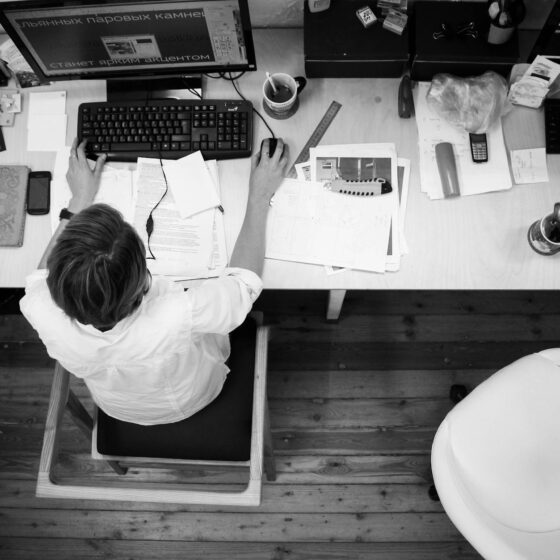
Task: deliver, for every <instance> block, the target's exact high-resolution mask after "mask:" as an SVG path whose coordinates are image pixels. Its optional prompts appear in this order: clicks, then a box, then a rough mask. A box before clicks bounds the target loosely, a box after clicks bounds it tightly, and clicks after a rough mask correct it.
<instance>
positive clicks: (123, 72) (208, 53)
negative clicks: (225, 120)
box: [0, 0, 256, 81]
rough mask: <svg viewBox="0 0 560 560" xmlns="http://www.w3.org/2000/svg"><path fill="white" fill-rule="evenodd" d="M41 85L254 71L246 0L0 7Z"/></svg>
mask: <svg viewBox="0 0 560 560" xmlns="http://www.w3.org/2000/svg"><path fill="white" fill-rule="evenodd" d="M0 23H1V24H2V25H3V26H4V29H5V30H6V32H7V33H8V34H9V36H10V37H11V38H12V40H13V41H14V42H15V44H16V46H17V47H18V48H19V49H20V50H21V52H22V54H23V55H24V56H25V58H26V59H27V60H28V62H29V63H30V65H31V66H32V68H33V70H34V71H35V72H36V73H37V74H38V75H39V76H40V77H41V78H42V79H43V80H45V81H51V80H67V79H72V78H100V79H104V78H111V77H127V76H142V75H165V74H168V75H171V74H178V73H185V74H188V73H193V72H194V73H202V72H219V71H239V70H255V69H256V64H255V55H254V50H253V43H252V36H251V24H250V20H249V10H248V7H247V0H168V1H158V0H152V1H150V2H143V1H142V0H138V1H136V2H123V1H115V0H97V1H91V0H81V1H70V2H64V1H61V0H58V1H56V0H50V1H49V0H47V1H34V2H4V3H0Z"/></svg>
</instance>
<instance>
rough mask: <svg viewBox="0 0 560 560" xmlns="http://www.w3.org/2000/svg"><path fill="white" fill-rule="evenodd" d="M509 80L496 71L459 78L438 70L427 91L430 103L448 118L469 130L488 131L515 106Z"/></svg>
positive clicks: (441, 115)
mask: <svg viewBox="0 0 560 560" xmlns="http://www.w3.org/2000/svg"><path fill="white" fill-rule="evenodd" d="M507 93H508V88H507V82H506V80H505V78H503V77H502V76H500V75H499V74H496V72H491V71H488V72H485V73H484V74H482V75H481V76H472V77H469V78H459V77H457V76H452V75H451V74H436V75H435V76H434V77H433V79H432V84H431V85H430V89H429V90H428V94H427V101H428V106H429V107H430V108H431V109H432V110H433V111H435V112H436V113H437V114H438V115H439V116H440V117H442V118H444V119H445V120H446V121H447V122H449V123H451V124H453V125H455V126H457V127H460V128H464V129H465V130H466V131H467V132H475V133H481V132H486V131H487V130H488V129H489V128H490V127H491V126H492V124H493V123H494V122H495V121H497V120H498V119H499V118H500V117H501V116H502V115H505V114H506V113H507V112H508V111H509V110H510V109H511V103H510V102H509V101H508V99H507Z"/></svg>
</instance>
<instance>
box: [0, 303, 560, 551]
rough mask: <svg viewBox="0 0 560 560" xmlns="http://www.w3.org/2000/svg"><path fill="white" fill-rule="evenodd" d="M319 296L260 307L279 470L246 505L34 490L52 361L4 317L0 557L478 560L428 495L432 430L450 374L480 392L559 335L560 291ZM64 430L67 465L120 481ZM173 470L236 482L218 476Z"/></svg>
mask: <svg viewBox="0 0 560 560" xmlns="http://www.w3.org/2000/svg"><path fill="white" fill-rule="evenodd" d="M325 304H326V295H325V293H321V292H314V293H313V292H295V293H283V292H267V293H265V294H264V295H263V296H262V297H261V300H260V301H259V304H258V305H259V307H260V308H262V309H264V311H265V315H266V318H267V319H268V322H270V323H271V324H273V325H274V326H275V329H274V330H275V337H274V339H273V340H272V342H271V346H270V359H269V396H270V408H271V424H272V430H273V436H274V444H275V449H276V462H277V468H278V479H277V481H276V482H274V483H270V484H265V486H264V496H263V502H262V505H261V506H260V507H259V508H257V509H251V510H235V509H232V508H222V509H220V510H217V509H210V508H207V507H190V508H184V507H179V506H175V505H165V504H162V505H159V504H132V503H117V502H98V501H87V502H77V501H71V500H47V499H38V498H35V496H34V482H35V477H36V472H37V467H38V460H39V453H40V447H41V441H42V434H43V423H44V418H45V413H46V409H47V401H48V393H49V385H50V381H51V368H50V361H49V359H48V357H47V356H46V354H45V351H44V349H43V348H42V346H41V344H40V343H39V342H38V340H37V338H36V337H35V336H34V334H33V331H31V330H30V329H29V327H27V325H26V323H25V322H24V321H23V320H22V318H21V317H20V316H17V315H2V316H0V348H1V350H0V377H1V387H0V430H1V433H0V487H1V488H0V516H1V517H0V558H2V559H4V558H5V559H7V560H12V559H13V560H17V559H22V560H31V559H35V558H37V559H41V560H49V559H53V560H54V559H55V558H56V559H65V558H68V559H73V560H75V559H81V558H85V559H90V558H105V559H141V560H148V559H150V560H152V559H154V558H159V559H161V560H170V559H181V560H183V559H191V558H192V559H199V558H200V559H202V558H204V559H205V560H215V559H220V560H226V559H227V560H230V559H237V560H261V559H269V560H318V559H328V560H334V559H336V560H338V559H343V560H371V559H376V560H379V559H383V560H411V559H414V560H444V559H453V560H466V559H474V558H480V557H479V556H478V555H477V554H476V552H475V551H474V550H473V549H472V548H471V547H470V545H468V544H467V543H466V542H465V541H464V540H463V539H462V537H461V536H460V535H459V534H458V532H457V531H456V529H455V528H454V527H453V525H452V524H451V523H450V521H449V520H448V518H447V516H446V514H445V513H444V512H443V510H442V508H441V506H440V505H439V503H437V502H433V501H431V500H430V499H429V497H428V494H427V489H428V486H429V483H430V467H429V463H430V446H431V442H432V438H433V435H434V432H435V430H436V428H437V426H438V425H439V423H440V422H441V421H442V419H443V418H444V416H445V414H446V413H447V411H448V410H449V409H450V407H451V402H450V401H449V399H448V391H449V387H450V386H451V385H452V384H453V383H463V384H466V385H467V386H468V387H470V388H472V387H474V386H476V385H477V384H478V383H480V382H481V381H482V380H484V379H485V378H487V377H488V376H489V375H491V374H492V373H493V372H494V371H495V370H497V369H499V368H500V367H502V366H503V365H505V364H507V363H509V362H511V361H512V360H514V359H516V358H518V357H520V356H522V355H525V354H529V353H531V352H534V351H538V350H541V349H543V348H547V347H554V346H558V345H559V343H560V342H559V341H560V295H559V294H557V293H528V292H523V293H520V292H502V293H487V292H470V293H458V292H437V293H433V292H400V293H363V292H352V293H349V294H348V296H347V301H346V303H345V305H344V308H343V313H342V316H341V319H340V321H339V322H338V323H337V324H333V323H326V322H325V320H324V318H323V317H324V312H325ZM76 389H77V390H78V392H80V393H81V394H85V393H84V391H83V389H82V388H81V387H79V386H77V385H76ZM67 426H68V427H67V430H66V433H65V439H64V445H63V449H62V453H61V468H62V469H63V470H65V471H66V472H68V473H78V475H79V476H84V475H87V476H89V477H96V478H103V477H107V476H113V475H112V474H110V473H109V471H107V470H106V469H105V468H104V467H103V466H99V465H97V464H96V463H95V462H93V461H92V460H91V459H89V458H88V452H87V450H88V446H87V443H86V442H85V440H84V438H83V437H82V435H81V434H80V433H79V432H78V431H77V430H76V429H75V428H73V427H72V425H71V423H70V422H68V425H67ZM127 476H128V475H127ZM130 476H132V477H135V478H138V479H146V478H153V477H155V476H157V475H156V473H155V471H140V470H138V469H132V470H131V474H130ZM165 476H167V477H168V478H169V479H170V480H177V479H180V480H185V481H187V482H193V483H209V482H210V483H214V484H215V483H223V484H230V483H231V482H232V481H230V480H225V479H223V478H221V477H223V476H224V475H223V474H219V473H206V472H197V473H175V472H173V471H169V472H167V473H166V474H165Z"/></svg>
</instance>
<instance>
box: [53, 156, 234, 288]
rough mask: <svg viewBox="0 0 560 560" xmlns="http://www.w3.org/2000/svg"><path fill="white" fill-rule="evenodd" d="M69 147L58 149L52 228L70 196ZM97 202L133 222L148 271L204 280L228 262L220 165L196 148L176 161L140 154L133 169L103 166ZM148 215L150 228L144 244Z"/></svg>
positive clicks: (220, 270)
mask: <svg viewBox="0 0 560 560" xmlns="http://www.w3.org/2000/svg"><path fill="white" fill-rule="evenodd" d="M69 151H70V149H69V148H65V149H64V150H60V151H59V152H58V153H57V158H56V163H55V169H54V174H53V182H52V200H51V206H52V208H51V225H52V229H53V231H54V230H55V229H56V227H57V226H58V214H59V212H60V210H61V209H62V208H64V207H65V206H67V204H68V201H69V199H70V195H71V193H70V189H69V187H68V183H67V181H66V177H65V175H66V171H67V169H68V155H69ZM185 177H188V178H189V180H188V181H187V180H186V179H185ZM193 178H194V180H193ZM166 186H167V187H168V190H167V192H166ZM164 193H165V196H163V195H164ZM162 196H163V198H162ZM160 199H161V202H160V203H159V204H158V201H160ZM95 202H102V203H105V204H109V205H110V206H113V207H114V208H116V209H117V210H119V211H120V212H121V213H122V214H123V216H124V218H125V220H127V221H128V222H129V223H131V224H132V225H133V226H134V228H135V229H136V231H137V232H138V234H139V235H140V237H141V239H142V241H143V242H144V245H145V247H146V256H147V257H148V260H147V262H148V267H149V269H150V271H151V272H152V274H162V275H167V276H175V277H177V278H181V279H189V278H208V277H211V276H218V275H219V274H220V273H221V272H222V271H223V269H224V268H225V266H226V264H227V251H226V242H225V232H224V223H223V213H222V211H221V210H220V208H221V207H220V197H219V178H218V165H217V163H216V161H206V162H205V161H204V160H203V158H202V155H201V154H200V152H195V153H193V154H190V155H189V156H186V157H184V158H182V159H180V160H177V161H173V160H162V161H160V160H159V159H147V158H140V159H139V160H138V164H137V166H136V169H131V168H130V167H129V168H119V167H116V166H113V165H112V164H106V165H105V167H104V168H103V173H102V175H101V184H100V188H99V191H98V193H97V196H96V198H95ZM156 205H157V208H156V209H155V210H154V207H155V206H156ZM150 213H151V214H152V218H153V221H154V230H153V232H152V234H151V236H150V241H149V245H148V234H147V231H146V222H147V219H148V216H149V215H150ZM152 257H154V258H152Z"/></svg>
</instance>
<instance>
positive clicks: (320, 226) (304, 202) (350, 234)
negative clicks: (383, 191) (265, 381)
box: [266, 179, 393, 272]
mask: <svg viewBox="0 0 560 560" xmlns="http://www.w3.org/2000/svg"><path fill="white" fill-rule="evenodd" d="M392 203H393V201H392V199H391V197H389V196H386V195H383V196H377V197H368V198H358V197H353V196H347V195H343V194H340V193H333V192H329V191H327V190H325V189H324V187H323V183H320V182H315V181H313V182H310V181H298V180H296V179H285V180H284V182H283V183H282V185H281V186H280V188H279V189H278V191H277V192H276V194H275V197H274V206H273V207H272V209H271V211H270V215H269V219H268V230H267V239H268V243H267V250H266V256H267V258H272V259H279V260H288V261H296V262H305V263H312V264H323V265H324V264H330V265H333V266H341V267H347V268H352V269H356V270H369V271H372V272H384V271H385V261H386V256H387V244H388V241H389V229H390V222H391V213H392Z"/></svg>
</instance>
